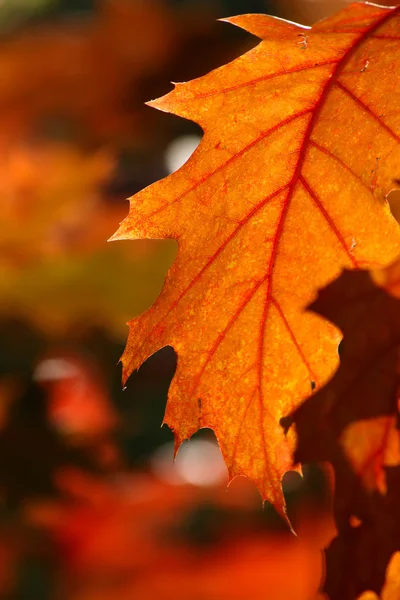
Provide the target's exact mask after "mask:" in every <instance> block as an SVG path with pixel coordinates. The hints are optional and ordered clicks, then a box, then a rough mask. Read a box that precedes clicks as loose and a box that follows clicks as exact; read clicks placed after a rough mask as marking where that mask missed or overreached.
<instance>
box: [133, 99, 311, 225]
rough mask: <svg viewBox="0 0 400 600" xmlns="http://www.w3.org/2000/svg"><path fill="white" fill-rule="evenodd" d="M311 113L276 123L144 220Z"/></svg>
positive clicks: (306, 111)
mask: <svg viewBox="0 0 400 600" xmlns="http://www.w3.org/2000/svg"><path fill="white" fill-rule="evenodd" d="M310 112H311V111H310V109H309V108H307V109H305V110H302V111H299V112H297V113H294V114H293V115H290V117H287V118H286V119H283V120H282V121H279V123H276V124H275V125H273V126H272V127H270V129H267V130H266V131H262V132H261V133H260V135H259V136H258V137H257V138H255V139H254V140H253V141H252V142H250V144H247V146H245V147H244V148H242V149H241V150H239V152H236V153H235V154H234V155H233V156H231V157H230V158H228V160H226V161H225V162H223V163H222V164H221V165H219V167H217V168H216V169H214V171H210V172H209V173H206V175H204V177H201V178H200V179H199V180H198V181H196V183H195V184H194V185H192V187H190V188H189V189H187V190H185V191H184V192H183V193H182V194H180V195H179V196H177V197H176V198H174V199H173V200H171V202H167V204H163V205H162V206H160V207H159V208H157V209H156V210H154V211H153V212H152V213H150V214H149V215H146V216H145V217H144V219H150V218H151V217H154V215H156V214H158V213H160V212H162V211H163V210H165V209H166V208H169V207H170V206H172V205H173V204H175V203H176V202H179V201H180V200H182V199H183V198H184V197H185V196H187V195H188V194H190V193H191V192H193V191H194V190H195V189H197V188H198V187H199V186H200V185H202V184H203V183H205V182H206V181H208V180H209V179H211V177H213V176H214V175H216V174H217V173H220V172H221V171H222V170H224V169H226V167H228V166H229V165H230V164H232V163H233V162H234V161H235V160H238V159H239V158H240V157H242V156H243V155H244V154H245V153H246V152H248V151H249V150H251V149H252V148H253V147H254V146H256V145H257V144H258V143H259V142H261V141H262V140H264V139H265V138H267V137H269V136H270V135H272V134H273V133H274V132H275V131H278V130H279V129H281V128H282V127H284V126H285V125H289V123H291V122H292V121H294V120H295V119H299V118H301V117H303V116H304V115H307V114H308V113H310Z"/></svg>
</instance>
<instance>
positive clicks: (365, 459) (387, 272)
mask: <svg viewBox="0 0 400 600" xmlns="http://www.w3.org/2000/svg"><path fill="white" fill-rule="evenodd" d="M399 300H400V260H397V261H396V262H395V263H393V264H392V265H391V266H389V267H387V268H385V269H379V270H373V271H371V272H367V271H360V272H350V271H345V272H344V273H343V274H342V275H341V276H340V277H339V278H338V279H337V280H336V281H334V282H332V283H330V284H329V285H328V286H327V287H326V288H325V289H324V290H322V291H321V292H320V293H319V295H318V298H317V300H316V301H315V302H314V303H313V304H312V305H311V307H310V308H311V309H312V310H314V311H316V312H317V313H318V314H320V315H322V316H324V317H326V318H329V319H330V320H331V321H332V322H333V323H335V324H336V325H337V326H339V327H340V329H341V330H342V332H343V335H344V337H343V341H342V343H341V346H340V358H341V363H340V367H339V369H338V370H337V372H336V373H335V374H334V376H333V377H332V379H331V380H330V381H329V383H328V384H327V385H325V386H324V387H323V388H322V389H321V390H319V391H318V392H316V393H315V394H314V395H313V396H312V397H310V398H309V399H308V400H307V401H306V402H305V403H304V404H303V405H302V406H300V407H299V408H298V409H297V410H296V411H295V412H294V413H293V414H292V415H291V416H290V417H288V418H287V419H284V421H283V422H284V425H286V426H289V425H290V423H295V425H296V430H297V434H298V446H297V449H296V452H295V460H297V461H300V462H314V461H316V462H319V461H329V462H330V463H331V464H332V465H333V467H334V470H335V498H334V516H335V521H336V526H337V528H338V532H339V535H338V537H337V538H336V539H334V541H333V542H332V544H331V546H330V547H329V549H328V551H327V579H326V582H325V588H326V591H327V592H328V595H329V598H330V600H336V599H339V598H340V599H341V600H342V599H343V600H353V599H354V598H355V597H356V596H357V595H358V594H360V593H361V592H363V591H364V590H372V591H374V592H377V593H379V592H380V590H381V587H382V585H383V582H384V577H385V570H386V566H387V562H388V560H389V558H390V556H391V555H392V553H393V552H394V551H396V550H399V549H400V519H399V511H398V501H399V493H400V466H399V465H400V450H399V448H400V432H399V410H398V397H399V384H400V377H399V373H400V371H399V365H400V363H399V356H400V354H399V351H400V302H399Z"/></svg>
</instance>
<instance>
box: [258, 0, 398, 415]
mask: <svg viewBox="0 0 400 600" xmlns="http://www.w3.org/2000/svg"><path fill="white" fill-rule="evenodd" d="M399 12H400V7H398V8H396V9H394V10H393V11H392V12H390V13H385V14H384V16H383V17H382V18H381V19H379V20H378V21H376V22H375V23H374V24H373V25H372V26H371V27H370V28H369V29H368V30H367V31H363V32H362V34H361V35H360V36H359V37H358V38H355V39H354V41H353V42H352V44H351V45H350V47H349V48H348V50H347V51H346V52H345V53H344V55H343V56H342V58H341V59H340V60H339V61H338V62H337V63H336V67H335V69H334V70H333V72H332V74H331V77H330V79H328V81H327V82H326V83H325V85H324V87H323V88H322V90H321V94H320V97H319V99H318V101H317V102H316V104H315V107H314V110H313V111H312V116H311V119H310V121H309V123H308V126H307V129H306V131H305V134H304V137H303V140H302V143H301V146H300V149H299V158H298V161H297V164H296V168H295V170H294V173H293V176H292V179H291V181H290V183H289V188H288V193H287V195H286V198H285V201H284V203H283V207H282V211H281V214H280V217H279V220H278V226H277V230H276V233H275V239H274V242H273V245H272V251H271V256H270V260H269V263H268V266H267V273H268V274H269V279H268V290H267V294H266V299H265V305H264V312H263V317H262V322H261V334H260V335H261V336H262V338H265V327H266V323H267V321H268V312H269V308H270V306H271V304H272V303H271V297H272V286H273V275H274V266H275V261H276V257H277V253H278V249H279V244H280V240H281V237H282V232H283V228H284V225H285V221H286V217H287V214H288V210H289V206H290V202H291V200H292V198H293V195H294V191H295V189H296V186H297V184H298V181H299V179H300V177H301V171H302V168H303V164H304V161H305V158H306V155H307V149H308V146H309V142H310V139H311V135H312V132H313V130H314V127H315V124H316V122H317V120H318V117H319V115H320V113H321V110H322V108H323V106H324V102H325V100H326V98H327V96H328V94H329V92H330V91H331V89H332V87H333V85H334V84H335V83H337V78H338V76H339V74H340V72H341V70H342V69H343V68H344V66H345V65H346V64H347V62H348V61H349V60H350V58H351V57H352V55H353V54H354V53H355V52H356V50H357V49H358V47H359V46H360V44H361V43H362V42H363V41H364V40H365V39H366V38H367V37H368V36H369V35H371V34H372V33H373V32H374V31H376V30H377V29H378V28H379V27H381V26H382V25H383V24H384V23H385V22H386V21H388V20H389V19H391V18H392V17H393V16H394V15H396V14H398V13H399ZM326 214H327V213H326ZM263 345H264V342H263V343H262V346H261V345H260V342H259V352H258V356H259V359H261V358H262V350H263ZM263 369H264V364H260V365H259V383H260V386H261V388H260V402H261V403H262V404H263V405H264V406H265V402H263V389H262V384H261V382H262V380H263Z"/></svg>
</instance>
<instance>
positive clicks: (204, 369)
mask: <svg viewBox="0 0 400 600" xmlns="http://www.w3.org/2000/svg"><path fill="white" fill-rule="evenodd" d="M228 21H229V22H231V23H233V24H235V25H238V26H240V27H242V28H244V29H246V30H247V31H249V32H250V33H253V34H255V35H256V36H258V37H260V38H261V39H262V42H261V43H260V44H259V45H258V46H256V47H255V48H254V49H253V50H251V51H250V52H248V53H247V54H245V55H243V56H241V57H239V58H238V59H237V60H235V61H234V62H232V63H230V64H228V65H226V66H223V67H221V68H219V69H217V70H215V71H212V72H211V73H209V74H208V75H206V76H204V77H201V78H199V79H196V80H194V81H192V82H189V83H184V84H176V86H175V89H174V90H173V91H172V92H170V93H169V94H167V95H166V96H164V97H163V98H161V99H158V100H156V101H153V102H151V103H150V105H152V106H154V107H156V108H158V109H160V110H164V111H166V112H171V113H174V114H176V115H179V116H182V117H185V118H188V119H191V120H193V121H196V122H197V123H198V124H199V125H200V126H201V127H202V129H203V131H204V138H203V140H202V142H201V143H200V146H199V147H198V149H197V150H196V151H195V152H194V154H193V155H192V157H191V158H190V159H189V160H188V162H187V163H186V164H185V165H184V166H183V167H182V168H181V169H179V170H178V171H177V172H175V173H173V174H172V175H171V176H169V177H168V178H167V179H164V180H162V181H159V182H157V183H156V184H154V185H152V186H150V187H149V188H147V189H145V190H143V191H142V192H140V193H139V194H137V195H136V196H134V197H133V198H132V199H131V209H130V213H129V215H128V217H127V218H126V219H125V221H123V223H122V224H121V226H120V228H119V230H118V231H117V233H116V234H115V235H114V236H113V237H112V238H111V239H114V240H117V239H135V238H143V237H144V238H174V239H176V240H177V241H178V245H179V250H178V255H177V259H176V261H175V263H174V265H173V267H172V268H171V269H170V271H169V273H168V275H167V278H166V281H165V285H164V288H163V291H162V293H161V295H160V296H159V298H158V300H157V301H156V302H155V304H154V305H153V306H152V308H151V309H150V310H148V311H147V312H146V313H144V314H143V315H142V316H141V317H139V318H138V319H134V320H133V321H131V322H130V323H129V326H130V333H129V339H128V343H127V347H126V350H125V352H124V354H123V356H122V363H123V379H124V381H126V379H127V378H128V377H129V375H130V374H131V373H132V371H133V370H134V369H137V368H138V367H139V366H140V365H141V364H142V363H143V362H144V361H145V360H146V359H147V358H148V357H149V356H150V355H151V354H153V353H154V352H156V351H157V350H158V349H160V348H162V347H163V346H166V345H171V346H172V347H173V348H174V349H175V351H176V352H177V355H178V365H177V371H176V374H175V377H174V379H173V381H172V384H171V387H170V391H169V401H168V405H167V409H166V414H165V420H164V422H165V423H167V424H168V425H169V426H170V427H171V429H172V430H173V431H174V434H175V441H176V448H178V447H179V445H180V443H181V442H182V441H183V440H184V439H186V438H189V437H190V436H191V435H192V434H193V433H194V432H195V431H196V430H197V429H199V428H200V427H210V428H212V429H213V430H214V431H215V433H216V435H217V438H218V441H219V443H220V446H221V449H222V452H223V455H224V458H225V461H226V463H227V466H228V469H229V474H230V478H231V479H232V478H234V477H235V476H237V475H246V476H248V477H249V478H251V479H252V480H253V481H254V482H255V483H256V484H257V486H258V488H259V489H260V491H261V494H262V496H263V498H264V499H266V500H268V501H270V502H272V503H273V504H274V505H275V507H276V508H277V509H278V510H279V511H280V512H281V514H284V497H283V493H282V489H281V478H282V475H283V473H284V472H285V471H287V470H288V469H290V468H292V450H293V447H294V443H295V439H294V437H295V436H294V432H293V431H292V430H291V431H290V432H289V434H288V436H287V437H285V435H284V432H283V430H282V428H281V426H280V420H281V418H282V417H283V416H284V415H287V414H288V413H290V412H291V411H292V410H293V409H294V408H295V407H296V406H298V405H299V404H300V403H301V401H302V400H303V399H304V398H305V397H307V396H308V395H309V393H310V391H311V390H312V389H314V387H319V386H320V385H321V384H323V383H324V382H325V381H326V380H327V379H328V377H329V376H330V375H331V374H332V372H333V370H334V368H335V366H336V365H337V360H338V358H337V344H338V342H339V339H340V334H339V332H338V331H337V329H336V328H335V327H333V326H332V324H331V323H329V322H327V321H324V320H323V319H321V318H320V317H319V316H317V315H315V314H313V313H311V312H310V313H304V312H303V309H304V307H305V306H307V305H308V304H309V303H310V302H311V301H312V299H313V298H314V294H315V291H316V290H317V289H318V288H321V287H323V286H324V285H326V284H327V283H328V282H329V281H330V280H332V279H333V278H334V277H335V276H337V275H338V274H339V272H340V270H341V268H342V267H344V266H347V267H350V268H351V267H353V268H357V267H360V266H367V265H368V266H373V265H374V266H377V265H381V264H385V263H387V262H389V261H390V260H392V259H393V258H394V256H395V255H396V254H397V252H398V248H399V241H400V236H399V229H398V226H397V224H396V223H395V221H394V219H393V218H392V216H391V214H390V211H389V208H388V204H387V202H386V199H385V196H386V194H387V193H388V192H389V191H390V190H391V189H392V188H393V179H395V178H396V177H398V174H399V171H400V144H399V142H400V110H399V108H400V101H399V99H398V94H397V89H398V85H399V82H400V70H399V67H398V49H399V42H400V7H399V8H391V9H388V8H383V7H379V6H377V5H372V4H353V5H351V6H348V7H347V8H346V9H345V10H343V11H342V12H340V13H338V14H337V15H336V16H334V17H332V18H330V19H328V20H326V21H322V22H321V23H319V24H317V25H316V26H315V27H313V28H312V29H308V28H305V27H301V26H298V25H295V24H292V23H289V22H285V21H281V20H279V19H274V18H271V17H268V16H263V15H243V16H240V17H235V18H231V19H228Z"/></svg>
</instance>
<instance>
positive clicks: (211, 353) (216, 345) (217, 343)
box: [188, 275, 268, 400]
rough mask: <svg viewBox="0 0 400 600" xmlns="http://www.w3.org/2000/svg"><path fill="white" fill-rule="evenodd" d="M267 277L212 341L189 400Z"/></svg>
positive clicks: (259, 283) (250, 292)
mask: <svg viewBox="0 0 400 600" xmlns="http://www.w3.org/2000/svg"><path fill="white" fill-rule="evenodd" d="M267 278H268V275H264V277H262V278H261V279H260V281H258V282H257V283H256V284H255V285H254V286H253V287H252V288H251V289H250V290H249V292H248V293H247V294H246V296H245V298H244V300H243V302H242V303H241V304H240V305H239V307H238V309H237V310H236V311H235V313H234V314H233V315H232V317H231V318H230V320H229V321H228V323H227V325H226V326H225V327H224V329H223V330H222V331H221V332H220V333H219V334H218V336H217V338H216V340H215V341H214V344H213V346H212V348H211V350H210V351H209V352H208V354H207V358H206V360H205V361H204V363H203V365H202V367H201V369H200V371H199V373H198V374H197V376H196V379H195V382H194V385H193V387H192V390H191V392H190V394H189V398H188V399H189V400H190V399H191V398H192V397H193V396H194V394H195V392H196V390H197V388H198V387H199V385H200V381H201V378H202V376H203V374H204V371H205V370H206V368H207V366H208V365H209V364H210V362H211V360H212V358H213V356H214V355H215V353H216V351H217V350H218V348H219V346H220V345H221V343H222V342H223V340H224V339H225V338H226V336H227V334H228V332H229V330H230V329H231V327H232V326H233V325H234V323H236V321H237V319H238V318H239V316H240V315H241V314H242V312H243V311H244V309H245V308H246V306H247V305H248V304H249V303H250V301H251V300H252V299H253V298H254V296H255V294H256V293H257V291H258V290H259V289H260V287H261V286H262V284H263V283H264V282H265V281H266V280H267Z"/></svg>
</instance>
